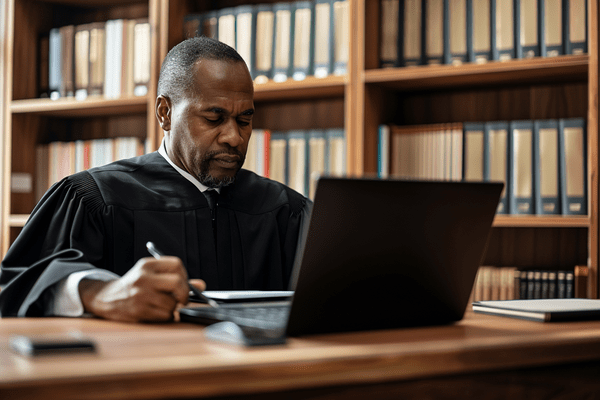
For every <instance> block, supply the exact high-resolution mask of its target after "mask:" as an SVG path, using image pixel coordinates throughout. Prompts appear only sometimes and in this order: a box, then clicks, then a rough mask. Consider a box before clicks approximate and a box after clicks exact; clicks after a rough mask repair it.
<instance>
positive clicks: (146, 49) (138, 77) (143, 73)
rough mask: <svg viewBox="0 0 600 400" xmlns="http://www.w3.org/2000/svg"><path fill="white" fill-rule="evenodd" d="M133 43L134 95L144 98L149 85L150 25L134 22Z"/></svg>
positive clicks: (143, 21) (145, 21) (140, 21)
mask: <svg viewBox="0 0 600 400" xmlns="http://www.w3.org/2000/svg"><path fill="white" fill-rule="evenodd" d="M133 31H134V42H133V84H134V89H133V90H134V95H136V96H145V95H146V94H147V93H148V84H149V83H150V60H151V54H152V53H151V51H152V50H151V49H150V41H151V37H150V35H151V32H150V23H149V22H148V20H146V19H143V20H139V21H137V22H136V24H135V27H134V30H133Z"/></svg>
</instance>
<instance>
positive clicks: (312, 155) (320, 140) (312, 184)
mask: <svg viewBox="0 0 600 400" xmlns="http://www.w3.org/2000/svg"><path fill="white" fill-rule="evenodd" d="M326 149H327V141H326V140H325V137H324V136H312V135H311V137H310V138H309V140H308V161H309V164H308V177H309V186H308V195H309V197H310V198H311V199H314V198H315V190H316V188H317V179H318V178H319V176H321V175H323V173H324V172H325V167H326V166H325V158H326V154H325V151H326Z"/></svg>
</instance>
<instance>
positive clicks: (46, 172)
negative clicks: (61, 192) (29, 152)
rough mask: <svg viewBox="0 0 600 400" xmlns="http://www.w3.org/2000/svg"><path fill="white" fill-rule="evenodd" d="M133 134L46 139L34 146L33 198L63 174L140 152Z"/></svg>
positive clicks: (58, 179)
mask: <svg viewBox="0 0 600 400" xmlns="http://www.w3.org/2000/svg"><path fill="white" fill-rule="evenodd" d="M144 151H145V149H144V143H143V142H142V141H141V140H140V139H139V138H137V137H119V138H115V139H95V140H76V141H70V142H58V141H57V142H50V143H48V144H42V145H38V146H37V148H36V169H37V171H36V177H37V178H36V179H37V181H36V189H35V190H36V198H37V199H40V198H41V197H42V195H43V194H44V193H45V192H46V191H47V190H48V188H49V187H50V186H51V185H53V184H54V183H56V182H58V181H60V180H61V179H63V178H64V177H66V176H68V175H71V174H74V173H76V172H80V171H84V170H87V169H90V168H94V167H99V166H101V165H105V164H108V163H111V162H113V161H116V160H122V159H126V158H131V157H136V156H139V155H142V154H144Z"/></svg>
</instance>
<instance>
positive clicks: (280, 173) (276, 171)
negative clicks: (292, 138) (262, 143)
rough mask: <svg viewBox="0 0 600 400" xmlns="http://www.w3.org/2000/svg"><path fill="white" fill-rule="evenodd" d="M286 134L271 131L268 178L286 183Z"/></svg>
mask: <svg viewBox="0 0 600 400" xmlns="http://www.w3.org/2000/svg"><path fill="white" fill-rule="evenodd" d="M287 151H288V150H287V134H286V133H285V132H281V131H275V132H272V133H271V142H270V146H269V178H271V179H273V180H275V181H278V182H280V183H283V184H284V185H286V184H287V182H288V179H287V159H288V156H287Z"/></svg>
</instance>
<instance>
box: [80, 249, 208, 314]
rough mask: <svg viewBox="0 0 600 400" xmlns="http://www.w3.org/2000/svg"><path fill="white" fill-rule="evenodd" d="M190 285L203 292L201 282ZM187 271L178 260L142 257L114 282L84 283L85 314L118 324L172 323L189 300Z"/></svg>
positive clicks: (81, 284)
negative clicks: (178, 309) (176, 311)
mask: <svg viewBox="0 0 600 400" xmlns="http://www.w3.org/2000/svg"><path fill="white" fill-rule="evenodd" d="M190 283H192V284H193V285H195V286H196V287H197V288H198V289H200V290H204V289H205V287H206V285H205V284H204V282H203V281H202V280H199V279H194V280H191V281H190ZM188 294H189V286H188V280H187V272H186V270H185V268H184V266H183V263H182V262H181V260H180V259H179V258H177V257H167V256H165V257H161V258H160V259H155V258H150V257H147V258H142V259H140V260H139V261H138V262H137V263H136V264H135V265H134V266H133V268H131V269H130V270H129V271H128V272H127V273H126V274H125V275H123V276H122V277H121V278H119V279H116V280H114V281H108V282H102V281H96V280H86V279H84V280H82V281H81V282H80V284H79V295H80V297H81V302H82V303H83V308H84V310H85V311H86V312H89V313H92V314H94V315H96V316H98V317H102V318H106V319H110V320H116V321H129V322H138V321H170V320H172V319H173V316H174V314H173V313H174V311H175V310H176V309H177V306H178V305H184V304H186V303H187V301H188Z"/></svg>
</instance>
